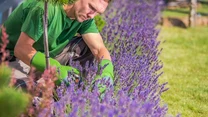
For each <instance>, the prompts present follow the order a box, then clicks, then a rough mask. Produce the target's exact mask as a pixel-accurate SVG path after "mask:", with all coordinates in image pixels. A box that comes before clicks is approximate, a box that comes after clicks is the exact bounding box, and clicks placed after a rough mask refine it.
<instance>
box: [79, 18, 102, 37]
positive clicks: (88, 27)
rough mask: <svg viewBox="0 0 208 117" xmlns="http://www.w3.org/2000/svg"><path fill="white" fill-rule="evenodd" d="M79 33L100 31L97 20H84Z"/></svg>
mask: <svg viewBox="0 0 208 117" xmlns="http://www.w3.org/2000/svg"><path fill="white" fill-rule="evenodd" d="M78 33H80V34H85V33H99V31H98V29H97V26H96V24H95V20H94V19H91V20H87V21H85V22H83V24H82V26H81V28H80V29H79V30H78Z"/></svg>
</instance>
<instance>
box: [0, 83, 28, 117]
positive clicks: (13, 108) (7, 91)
mask: <svg viewBox="0 0 208 117" xmlns="http://www.w3.org/2000/svg"><path fill="white" fill-rule="evenodd" d="M28 102H29V99H28V96H27V95H26V94H24V93H23V92H20V91H17V90H15V89H13V88H8V87H7V88H6V87H5V88H3V89H1V90H0V110H1V113H0V117H17V116H18V115H20V114H21V113H22V112H24V110H25V108H26V107H27V104H28Z"/></svg>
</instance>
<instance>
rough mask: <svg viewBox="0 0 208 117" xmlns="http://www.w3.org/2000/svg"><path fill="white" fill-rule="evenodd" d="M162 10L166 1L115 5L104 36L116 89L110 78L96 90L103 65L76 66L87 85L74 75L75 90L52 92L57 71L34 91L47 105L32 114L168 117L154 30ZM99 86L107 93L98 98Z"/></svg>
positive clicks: (108, 13) (124, 0)
mask: <svg viewBox="0 0 208 117" xmlns="http://www.w3.org/2000/svg"><path fill="white" fill-rule="evenodd" d="M161 6H162V0H148V1H146V0H119V1H118V0H115V1H113V2H112V4H111V6H110V7H109V9H108V10H107V11H106V13H105V14H104V16H103V17H104V19H105V21H106V23H105V24H106V25H105V27H104V28H103V29H102V28H101V29H102V32H101V34H102V36H103V37H104V42H105V44H106V46H107V47H108V49H109V50H110V53H111V55H112V61H113V64H114V67H115V68H114V69H115V81H114V84H111V83H109V80H108V78H104V79H102V80H97V81H95V83H94V84H92V81H93V80H94V79H95V77H99V76H98V74H99V73H100V72H102V69H101V70H99V69H98V63H94V65H91V66H88V65H86V66H85V67H81V66H80V65H79V63H74V62H72V61H71V65H72V66H75V67H76V68H78V69H80V70H81V71H85V73H86V74H85V75H83V76H82V77H83V82H82V83H81V84H80V85H77V84H75V83H74V81H73V80H71V79H72V76H71V74H70V73H69V78H68V79H69V80H70V86H69V87H66V86H65V85H64V84H62V85H61V86H59V87H56V91H53V90H52V89H54V84H53V80H54V79H55V76H54V74H55V73H54V70H52V71H50V70H49V71H45V73H44V75H43V77H42V78H43V80H44V81H45V83H46V84H45V85H43V84H40V85H41V86H37V87H34V86H32V85H30V86H29V87H30V90H34V89H35V88H36V89H37V88H39V89H38V91H39V92H42V100H40V102H34V103H36V106H35V107H34V106H30V108H29V109H28V110H29V112H28V113H29V114H30V115H34V116H40V117H43V116H52V117H65V116H70V117H76V116H79V117H95V116H96V117H101V116H108V117H113V116H118V117H134V116H135V117H138V116H151V117H162V116H165V115H166V113H167V106H166V105H165V104H163V102H161V100H160V95H161V94H162V92H164V91H166V90H167V89H166V88H165V85H166V83H165V84H159V83H158V78H159V76H160V75H161V74H162V72H160V69H161V68H162V62H161V61H159V60H158V55H159V54H160V52H161V50H158V45H159V42H158V41H157V40H156V38H157V36H158V33H159V31H158V30H157V29H156V28H155V27H156V25H157V22H158V20H159V13H160V9H161ZM102 24H103V23H102ZM50 74H52V76H50ZM50 77H53V79H52V81H51V80H49V79H50ZM100 84H104V85H105V86H106V87H107V89H106V91H105V93H100V92H99V90H98V88H99V87H98V86H99V85H100ZM31 94H32V95H33V96H36V94H37V93H36V94H34V93H31ZM53 96H54V97H53ZM52 98H55V100H53V99H52Z"/></svg>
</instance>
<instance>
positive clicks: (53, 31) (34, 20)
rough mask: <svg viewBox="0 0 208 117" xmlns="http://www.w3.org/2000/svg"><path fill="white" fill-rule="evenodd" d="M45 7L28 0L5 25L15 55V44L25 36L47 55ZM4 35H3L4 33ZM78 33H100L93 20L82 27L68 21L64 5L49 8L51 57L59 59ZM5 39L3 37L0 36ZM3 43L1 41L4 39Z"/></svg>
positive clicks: (10, 47)
mask: <svg viewBox="0 0 208 117" xmlns="http://www.w3.org/2000/svg"><path fill="white" fill-rule="evenodd" d="M43 13H44V3H43V2H37V1H34V0H27V1H26V2H24V3H22V4H21V5H20V6H18V7H17V8H16V9H15V10H14V11H13V12H12V14H11V15H10V16H9V17H8V19H7V20H6V21H5V23H4V24H3V25H4V27H5V28H6V32H7V34H8V35H9V37H8V39H9V44H8V45H7V49H8V50H10V54H11V55H13V54H14V47H15V44H16V42H17V40H18V38H19V36H20V33H21V32H25V33H26V34H27V35H28V36H30V37H31V38H32V39H34V40H35V43H34V45H33V47H34V48H35V49H36V50H37V51H40V52H44V41H43V38H44V37H43ZM0 32H1V31H0ZM76 33H79V34H85V33H98V30H97V27H96V25H95V21H94V20H93V19H90V20H87V21H84V22H82V23H80V22H78V21H76V20H71V19H69V18H68V17H67V15H66V13H65V11H64V9H63V7H62V5H53V4H49V5H48V45H49V53H50V56H51V57H55V56H56V55H57V54H59V53H60V52H61V50H62V49H63V48H64V47H65V46H66V45H67V44H68V43H69V42H70V40H71V39H72V38H73V37H74V36H75V34H76ZM0 37H1V33H0ZM0 42H1V39H0Z"/></svg>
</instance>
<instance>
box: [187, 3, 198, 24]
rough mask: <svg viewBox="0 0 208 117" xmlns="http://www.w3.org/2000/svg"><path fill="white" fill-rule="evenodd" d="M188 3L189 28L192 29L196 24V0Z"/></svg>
mask: <svg viewBox="0 0 208 117" xmlns="http://www.w3.org/2000/svg"><path fill="white" fill-rule="evenodd" d="M190 2H191V3H190V12H189V27H194V26H195V22H196V11H197V0H191V1H190Z"/></svg>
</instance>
